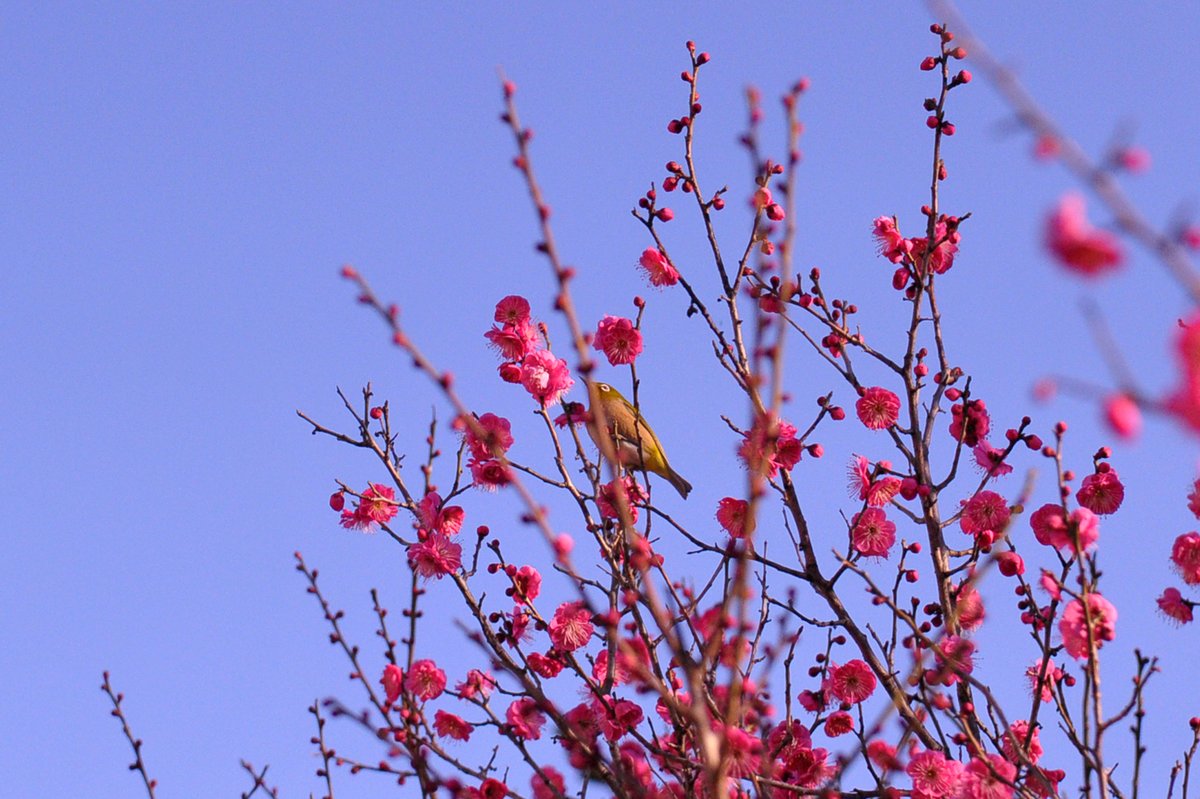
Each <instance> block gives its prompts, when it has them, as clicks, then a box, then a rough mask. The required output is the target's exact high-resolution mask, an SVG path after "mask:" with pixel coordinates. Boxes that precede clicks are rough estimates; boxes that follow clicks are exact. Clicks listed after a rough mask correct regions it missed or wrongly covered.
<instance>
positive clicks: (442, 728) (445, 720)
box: [433, 710, 474, 741]
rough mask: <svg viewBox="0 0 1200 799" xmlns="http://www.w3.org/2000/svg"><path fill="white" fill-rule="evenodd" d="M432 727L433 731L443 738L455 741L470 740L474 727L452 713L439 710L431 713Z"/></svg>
mask: <svg viewBox="0 0 1200 799" xmlns="http://www.w3.org/2000/svg"><path fill="white" fill-rule="evenodd" d="M433 729H434V732H436V733H437V734H438V735H440V736H441V737H443V738H452V739H454V740H455V741H467V740H470V738H471V732H472V730H474V727H472V726H471V725H470V724H468V723H467V722H465V721H463V720H462V719H461V718H459V717H458V716H456V715H454V714H453V713H447V712H446V711H444V710H439V711H438V712H437V713H435V714H434V715H433Z"/></svg>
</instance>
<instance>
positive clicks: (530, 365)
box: [521, 350, 575, 408]
mask: <svg viewBox="0 0 1200 799" xmlns="http://www.w3.org/2000/svg"><path fill="white" fill-rule="evenodd" d="M521 385H522V386H524V387H525V390H526V391H528V392H529V393H530V395H532V396H533V398H534V399H535V400H537V401H538V403H539V404H540V405H541V406H542V407H543V408H544V407H546V406H547V405H553V404H554V403H556V402H558V400H559V397H561V396H562V395H563V394H564V393H566V391H567V390H568V389H570V388H571V386H573V385H575V379H574V378H573V377H571V371H570V370H569V369H568V368H567V362H566V361H564V360H563V359H562V358H555V357H554V353H552V352H550V351H549V350H538V351H537V352H531V353H529V354H528V355H526V356H525V359H524V360H523V361H522V362H521Z"/></svg>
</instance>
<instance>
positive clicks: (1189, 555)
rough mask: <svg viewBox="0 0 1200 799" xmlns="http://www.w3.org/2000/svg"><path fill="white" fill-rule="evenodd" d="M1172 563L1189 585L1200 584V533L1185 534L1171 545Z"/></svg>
mask: <svg viewBox="0 0 1200 799" xmlns="http://www.w3.org/2000/svg"><path fill="white" fill-rule="evenodd" d="M1171 563H1172V564H1173V565H1174V566H1175V571H1177V572H1179V576H1180V577H1182V578H1183V581H1184V582H1185V583H1187V584H1188V585H1196V584H1197V583H1200V533H1197V532H1195V531H1193V532H1190V533H1184V534H1183V535H1181V536H1179V537H1178V538H1176V539H1175V543H1174V544H1172V545H1171Z"/></svg>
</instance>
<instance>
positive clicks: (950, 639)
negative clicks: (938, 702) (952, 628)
mask: <svg viewBox="0 0 1200 799" xmlns="http://www.w3.org/2000/svg"><path fill="white" fill-rule="evenodd" d="M974 653H975V644H973V643H972V642H970V641H968V640H967V639H965V638H960V637H959V636H957V635H947V636H946V637H945V638H943V639H942V640H940V641H938V642H937V645H936V646H935V647H934V648H933V658H934V661H935V662H936V663H937V668H936V670H935V671H934V672H932V673H930V672H928V671H927V672H926V673H925V679H926V680H928V681H929V683H930V684H931V685H954V684H956V683H958V682H959V681H960V680H961V679H962V678H963V677H965V676H966V675H968V674H970V673H971V672H972V671H974V670H975V661H974V658H973V657H972V655H974Z"/></svg>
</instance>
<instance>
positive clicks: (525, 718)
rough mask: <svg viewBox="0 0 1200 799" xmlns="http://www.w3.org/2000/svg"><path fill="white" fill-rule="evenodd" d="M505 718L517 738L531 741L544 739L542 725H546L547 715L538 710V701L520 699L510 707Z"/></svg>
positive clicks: (526, 698)
mask: <svg viewBox="0 0 1200 799" xmlns="http://www.w3.org/2000/svg"><path fill="white" fill-rule="evenodd" d="M504 718H505V720H506V721H507V722H508V724H509V727H510V728H511V729H512V732H513V735H515V736H516V737H518V738H524V739H525V740H529V741H536V740H537V739H538V738H541V737H542V725H543V724H545V723H546V715H545V714H544V713H542V711H540V710H538V706H537V701H536V700H533V699H530V698H529V697H524V698H521V699H518V700H517V701H515V702H513V703H512V704H511V705H509V706H508V711H507V712H505V714H504Z"/></svg>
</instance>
